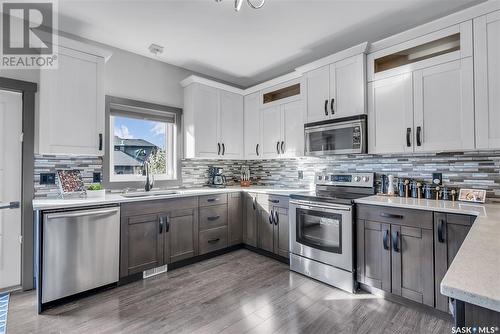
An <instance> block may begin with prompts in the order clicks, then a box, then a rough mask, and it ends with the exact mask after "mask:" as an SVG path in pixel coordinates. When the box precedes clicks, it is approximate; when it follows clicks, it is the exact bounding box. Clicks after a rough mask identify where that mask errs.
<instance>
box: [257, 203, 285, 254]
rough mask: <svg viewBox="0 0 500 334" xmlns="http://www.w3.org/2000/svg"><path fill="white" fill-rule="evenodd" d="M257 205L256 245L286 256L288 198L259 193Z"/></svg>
mask: <svg viewBox="0 0 500 334" xmlns="http://www.w3.org/2000/svg"><path fill="white" fill-rule="evenodd" d="M257 207H258V208H257V211H258V217H257V220H258V224H257V247H258V248H260V249H262V250H265V251H267V252H270V253H274V254H276V255H280V256H282V257H286V258H288V257H289V250H290V246H289V236H288V233H289V222H288V198H287V197H283V196H273V195H261V194H259V195H258V197H257Z"/></svg>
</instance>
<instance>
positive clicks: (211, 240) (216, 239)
mask: <svg viewBox="0 0 500 334" xmlns="http://www.w3.org/2000/svg"><path fill="white" fill-rule="evenodd" d="M218 241H220V238H215V239H210V240H208V241H207V242H208V243H209V244H215V243H216V242H218Z"/></svg>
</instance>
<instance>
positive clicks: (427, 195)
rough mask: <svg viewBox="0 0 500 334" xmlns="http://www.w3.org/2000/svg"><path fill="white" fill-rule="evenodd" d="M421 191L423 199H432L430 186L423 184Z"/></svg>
mask: <svg viewBox="0 0 500 334" xmlns="http://www.w3.org/2000/svg"><path fill="white" fill-rule="evenodd" d="M423 190H424V197H425V199H432V186H431V185H430V184H428V183H426V184H424V187H423Z"/></svg>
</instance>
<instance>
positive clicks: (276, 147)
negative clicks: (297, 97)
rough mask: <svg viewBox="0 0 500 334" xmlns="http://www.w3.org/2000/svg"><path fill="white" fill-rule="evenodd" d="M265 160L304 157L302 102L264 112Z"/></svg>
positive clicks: (263, 141) (263, 137) (274, 107)
mask: <svg viewBox="0 0 500 334" xmlns="http://www.w3.org/2000/svg"><path fill="white" fill-rule="evenodd" d="M262 148H263V152H262V155H263V158H265V159H271V158H291V157H298V156H303V155H304V106H303V102H302V101H295V102H290V103H285V104H282V105H279V106H273V107H269V108H265V109H263V110H262Z"/></svg>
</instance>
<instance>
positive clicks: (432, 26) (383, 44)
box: [368, 0, 500, 53]
mask: <svg viewBox="0 0 500 334" xmlns="http://www.w3.org/2000/svg"><path fill="white" fill-rule="evenodd" d="M495 10H500V1H495V0H493V1H491V0H490V1H487V2H484V3H481V4H479V5H476V6H473V7H470V8H466V9H464V10H461V11H459V12H456V13H453V14H450V15H448V16H445V17H442V18H439V19H437V20H434V21H432V22H429V23H426V24H423V25H420V26H418V27H415V28H413V29H409V30H406V31H403V32H401V33H398V34H395V35H392V36H389V37H387V38H384V39H382V40H379V41H376V42H373V43H370V45H369V47H368V53H373V52H377V51H379V50H382V49H386V48H389V47H391V46H394V45H396V44H400V43H403V42H406V41H408V40H411V39H414V38H417V37H420V36H423V35H427V34H430V33H432V32H435V31H437V30H441V29H445V28H448V27H450V26H453V25H456V24H460V23H462V22H465V21H468V20H472V19H473V18H475V17H478V16H481V15H486V14H488V13H490V12H493V11H495Z"/></svg>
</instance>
